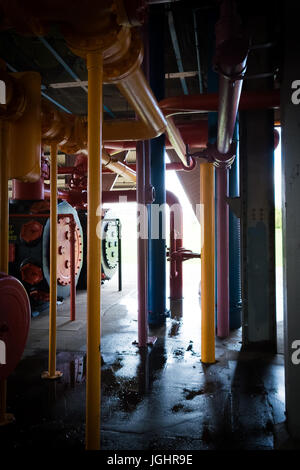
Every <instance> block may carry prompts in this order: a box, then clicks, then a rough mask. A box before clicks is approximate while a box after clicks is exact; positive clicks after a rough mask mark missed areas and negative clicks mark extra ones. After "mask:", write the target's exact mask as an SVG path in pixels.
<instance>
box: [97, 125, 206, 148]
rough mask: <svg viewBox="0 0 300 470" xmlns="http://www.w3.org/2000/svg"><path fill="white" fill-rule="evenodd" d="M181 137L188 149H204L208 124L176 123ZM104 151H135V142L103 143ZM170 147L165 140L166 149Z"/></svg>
mask: <svg viewBox="0 0 300 470" xmlns="http://www.w3.org/2000/svg"><path fill="white" fill-rule="evenodd" d="M176 127H177V128H178V129H179V131H180V134H181V137H182V139H183V141H184V143H185V144H186V145H188V146H189V147H190V148H204V147H205V146H206V144H207V132H208V123H207V119H199V120H197V121H190V122H185V123H181V124H177V123H176ZM104 147H105V149H106V150H108V151H110V150H135V148H136V142H135V141H126V142H105V143H104ZM172 148H173V147H172V145H171V144H170V142H169V140H168V139H167V138H166V149H172Z"/></svg>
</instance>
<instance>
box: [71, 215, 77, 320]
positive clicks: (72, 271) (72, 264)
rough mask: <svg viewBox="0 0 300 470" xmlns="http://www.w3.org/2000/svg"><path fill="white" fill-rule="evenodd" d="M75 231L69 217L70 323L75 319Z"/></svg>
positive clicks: (74, 223) (72, 220)
mask: <svg viewBox="0 0 300 470" xmlns="http://www.w3.org/2000/svg"><path fill="white" fill-rule="evenodd" d="M75 229H76V222H75V220H74V217H70V271H71V272H70V277H71V282H70V321H75V319H76V282H75Z"/></svg>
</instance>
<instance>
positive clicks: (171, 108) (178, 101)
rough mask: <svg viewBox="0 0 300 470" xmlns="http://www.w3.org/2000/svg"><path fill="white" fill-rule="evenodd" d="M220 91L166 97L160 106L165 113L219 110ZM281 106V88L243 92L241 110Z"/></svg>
mask: <svg viewBox="0 0 300 470" xmlns="http://www.w3.org/2000/svg"><path fill="white" fill-rule="evenodd" d="M218 105H219V95H218V93H206V94H200V95H183V96H175V97H172V98H166V99H164V100H162V101H160V103H159V106H160V108H161V109H162V110H163V112H164V114H165V115H169V114H172V113H180V112H181V111H182V112H185V111H190V112H197V111H198V112H203V113H208V112H210V111H218ZM279 107H280V90H269V91H267V90H264V91H244V92H242V94H241V99H240V105H239V109H240V110H251V109H252V110H253V109H276V108H279Z"/></svg>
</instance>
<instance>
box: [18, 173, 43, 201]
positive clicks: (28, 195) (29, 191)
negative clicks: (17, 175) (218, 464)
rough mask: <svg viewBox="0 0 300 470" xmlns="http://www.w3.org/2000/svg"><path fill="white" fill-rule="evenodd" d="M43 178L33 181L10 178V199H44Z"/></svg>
mask: <svg viewBox="0 0 300 470" xmlns="http://www.w3.org/2000/svg"><path fill="white" fill-rule="evenodd" d="M44 198H45V195H44V178H42V177H41V178H40V179H39V180H38V181H36V182H35V183H25V182H24V181H20V180H16V179H13V180H12V199H18V200H19V201H40V200H44Z"/></svg>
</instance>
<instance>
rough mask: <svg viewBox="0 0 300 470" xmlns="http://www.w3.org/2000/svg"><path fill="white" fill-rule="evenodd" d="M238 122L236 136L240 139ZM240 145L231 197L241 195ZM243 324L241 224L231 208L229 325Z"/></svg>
mask: <svg viewBox="0 0 300 470" xmlns="http://www.w3.org/2000/svg"><path fill="white" fill-rule="evenodd" d="M238 135H239V130H238V122H237V123H236V127H235V130H234V138H235V139H236V140H237V141H238ZM239 178H240V175H239V146H238V145H237V152H236V157H235V160H234V162H233V165H232V167H231V169H230V172H229V197H230V198H237V197H239V195H240V187H239ZM241 324H242V285H241V225H240V219H239V217H238V216H237V215H236V214H235V213H234V212H233V211H232V210H231V209H230V210H229V327H230V329H236V328H240V326H241Z"/></svg>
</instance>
